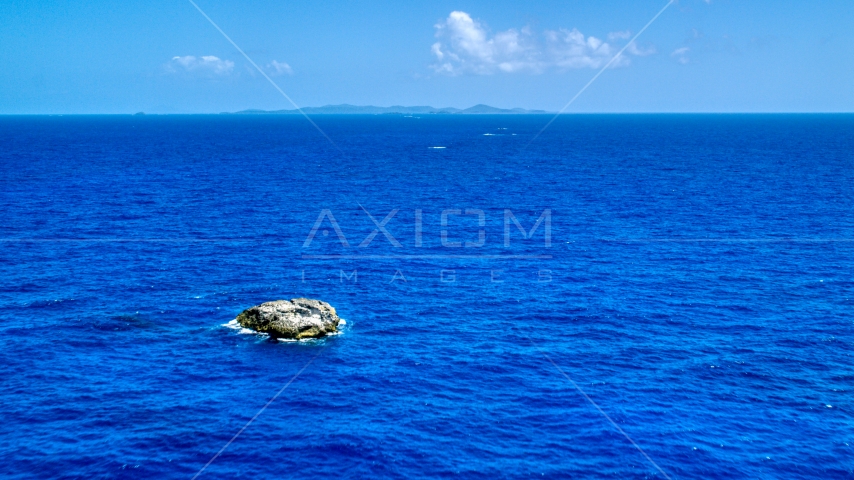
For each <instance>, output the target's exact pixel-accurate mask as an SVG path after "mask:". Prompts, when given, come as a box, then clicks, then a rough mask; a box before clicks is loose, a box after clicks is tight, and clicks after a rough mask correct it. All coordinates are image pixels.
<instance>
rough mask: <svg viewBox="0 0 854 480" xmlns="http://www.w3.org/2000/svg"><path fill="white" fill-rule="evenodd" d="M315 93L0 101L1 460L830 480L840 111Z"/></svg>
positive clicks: (843, 305) (840, 362)
mask: <svg viewBox="0 0 854 480" xmlns="http://www.w3.org/2000/svg"><path fill="white" fill-rule="evenodd" d="M315 120H316V121H317V123H318V124H319V125H320V127H321V128H322V129H324V130H325V131H326V132H327V133H328V134H329V136H330V137H331V138H332V139H333V140H334V141H335V142H336V144H337V145H338V147H340V149H341V150H342V151H343V155H342V153H341V152H339V151H338V150H337V149H336V148H335V147H333V146H332V145H330V144H329V143H328V142H327V141H326V140H325V139H324V138H323V137H322V136H320V134H319V133H318V132H317V131H315V130H314V129H313V128H312V127H311V125H309V124H308V123H307V122H305V120H304V119H302V118H297V117H290V116H225V115H223V116H187V117H182V116H168V117H152V116H145V117H0V145H2V148H0V184H2V188H1V189H0V230H2V231H0V240H2V241H1V242H0V319H2V322H0V339H2V350H0V387H2V388H0V396H1V397H0V400H2V405H3V415H2V418H3V421H2V422H0V475H2V476H3V477H5V478H22V479H23V478H157V479H172V478H176V479H180V478H186V479H189V478H192V477H193V475H195V474H196V473H197V472H198V471H199V470H200V469H201V468H202V467H203V466H204V465H205V464H206V463H207V462H208V461H209V460H210V459H211V458H212V457H213V456H214V455H215V454H216V453H217V452H218V451H220V449H221V448H222V447H223V446H224V445H226V443H227V442H229V440H230V439H232V437H233V436H234V435H235V433H237V432H238V431H239V430H240V429H241V428H242V427H243V426H244V425H246V423H247V421H249V420H250V419H251V418H252V417H253V416H254V415H256V414H257V413H258V412H259V410H261V408H262V407H264V405H265V404H267V402H268V401H269V400H270V399H271V398H273V397H274V396H275V395H276V394H277V393H278V392H280V391H281V389H282V388H283V387H284V386H285V385H286V384H287V383H288V382H289V381H290V380H292V379H293V377H294V375H295V374H296V373H297V372H299V371H300V370H301V369H303V368H304V367H305V370H304V371H303V372H302V374H301V375H300V376H299V377H297V378H296V379H293V382H292V383H291V384H290V385H289V386H288V387H287V388H286V389H285V390H284V391H281V395H280V396H278V397H277V398H276V399H275V401H273V402H272V403H271V404H270V405H269V407H267V409H266V410H265V411H264V412H263V413H262V414H261V415H259V416H258V417H257V418H256V419H255V421H254V422H253V423H252V424H251V425H250V426H249V427H248V428H246V429H245V430H244V431H243V432H242V433H241V435H240V436H239V437H238V438H236V439H235V440H234V441H233V442H232V443H231V444H230V445H229V446H228V448H227V449H225V450H224V451H223V453H222V454H221V455H220V456H219V457H218V458H216V460H215V461H214V462H212V463H211V464H210V466H208V467H207V469H206V470H205V471H204V472H202V474H201V475H200V476H199V478H310V477H316V478H320V477H325V478H440V477H441V478H444V477H460V478H483V479H492V478H567V477H574V478H600V477H609V478H665V477H664V474H662V471H663V472H666V474H667V475H668V476H669V477H671V478H674V479H676V478H852V477H854V450H852V448H854V421H853V420H854V417H852V412H854V402H852V400H854V397H852V389H854V358H853V357H852V350H854V349H852V340H854V335H852V328H854V324H852V321H854V316H853V315H852V306H854V303H853V302H852V297H854V282H853V281H852V272H854V215H852V214H854V212H852V206H854V188H852V186H853V185H854V153H852V152H854V133H852V132H854V116H833V115H826V116H822V115H815V116H785V115H779V116H762V115H751V116H726V115H709V116H690V115H674V116H657V115H637V116H631V115H625V116H623V115H611V116H588V115H581V116H566V117H564V118H561V119H559V120H558V121H557V122H555V123H554V124H553V125H552V126H551V127H550V128H549V130H547V131H546V132H545V133H544V134H543V135H542V136H541V137H540V138H538V139H537V140H536V141H535V142H533V143H532V144H531V145H530V146H528V147H527V148H524V147H525V144H527V143H528V141H529V140H530V139H531V138H532V137H533V134H535V133H536V132H537V131H539V129H540V128H541V127H542V126H543V125H544V124H545V123H546V122H547V121H548V117H541V116H442V115H436V116H428V115H425V116H422V117H420V118H417V117H412V118H407V117H402V116H392V115H384V116H366V117H362V116H351V117H336V116H318V117H316V119H315ZM487 134H489V135H487ZM431 147H445V148H431ZM325 210H328V212H324V211H325ZM394 210H397V212H396V213H395V214H394V215H393V216H392V217H391V218H388V221H387V222H385V223H383V222H384V221H385V219H386V218H387V216H388V215H390V212H392V211H394ZM457 210H459V211H457ZM467 210H469V211H468V212H467ZM547 210H548V212H546V211H547ZM443 212H444V215H443ZM508 212H509V213H508ZM467 213H468V214H467ZM549 213H550V217H549ZM369 215H370V216H369ZM371 217H373V220H372V219H371ZM332 218H334V224H333V221H332ZM538 218H542V220H543V221H542V222H541V223H540V226H539V227H538V229H537V230H535V231H534V232H533V233H532V234H531V235H530V238H528V239H525V238H524V236H523V234H522V233H521V232H520V229H519V228H517V226H516V224H515V222H514V219H515V220H516V221H518V223H519V225H520V226H521V227H522V228H523V229H524V230H525V231H526V233H529V232H530V231H531V228H532V227H533V226H534V224H535V222H536V221H537V219H538ZM547 218H549V219H550V221H549V222H547V221H546V219H547ZM419 219H420V220H419ZM318 220H320V224H319V225H318V226H317V228H316V229H314V235H313V236H311V238H309V237H310V234H311V232H312V230H313V227H314V226H315V224H316V222H317V221H318ZM374 222H376V223H374ZM481 222H482V226H481ZM377 224H380V225H382V226H383V228H384V229H385V230H386V231H387V233H388V236H387V235H386V232H383V231H382V229H379V228H378V227H377ZM547 224H548V226H549V227H550V229H549V230H548V232H547V230H546V227H547ZM336 226H337V227H338V228H339V230H340V231H339V230H336V229H335V227H336ZM374 230H376V234H375V235H373V238H371V239H369V237H370V236H371V234H372V232H374ZM418 231H420V232H421V233H420V241H419V234H418V233H417V232H418ZM443 232H444V233H443ZM481 232H482V233H481ZM547 233H548V234H549V235H550V242H547V240H546V237H547ZM392 239H393V240H394V242H392ZM466 242H468V244H467V243H466ZM345 243H346V246H345ZM419 243H420V245H419ZM547 243H550V245H548V246H547V245H546V244H547ZM395 244H397V245H399V246H395ZM481 244H482V245H481ZM455 245H459V246H455ZM467 245H468V246H467ZM478 245H481V246H478ZM296 296H308V297H314V298H319V299H323V300H325V301H328V302H330V303H331V304H332V305H333V306H335V307H336V308H337V309H338V312H339V313H340V315H341V316H342V317H343V318H345V319H346V320H347V325H346V326H345V327H344V333H343V334H342V335H339V336H336V337H332V338H329V339H326V340H321V341H313V342H291V343H276V342H272V341H270V340H268V339H266V338H264V337H258V336H255V335H247V334H240V333H239V332H238V331H236V330H234V329H230V328H227V327H224V326H223V324H226V323H228V322H229V321H231V320H232V319H233V318H234V317H235V316H236V315H237V314H238V313H239V312H240V311H241V310H243V309H244V308H247V307H249V306H251V305H254V304H257V303H260V302H263V301H267V300H274V299H280V298H293V297H296ZM312 358H314V360H313V362H312V363H311V364H310V365H308V366H307V367H306V364H307V363H308V362H309V361H310V360H311V359H312ZM559 369H560V370H559ZM561 370H562V371H563V373H564V374H565V376H564V375H563V374H562V373H561ZM573 381H574V382H575V384H577V386H578V387H579V388H580V389H582V390H583V391H584V392H585V393H586V394H587V395H588V396H589V398H590V400H591V401H592V402H595V403H596V404H597V405H598V406H599V407H600V408H601V410H602V412H604V413H605V414H607V415H608V416H609V417H610V418H611V419H612V420H613V422H614V423H615V424H616V425H618V426H619V427H620V428H621V429H622V430H623V431H624V432H625V433H626V434H627V435H628V436H630V437H631V438H632V439H633V440H634V441H635V442H636V443H637V445H638V446H640V447H641V448H642V449H643V450H644V451H645V452H646V454H647V455H648V456H649V459H647V458H646V457H645V456H644V455H643V454H642V453H641V452H640V451H639V450H638V449H637V448H635V446H633V445H632V443H631V442H630V441H629V440H627V438H626V437H625V436H624V435H623V434H622V433H620V431H618V430H617V429H616V428H615V427H614V425H612V424H611V423H610V422H609V420H608V419H607V418H606V417H605V416H604V415H603V413H602V412H600V411H599V410H597V408H596V407H594V406H593V405H592V404H591V402H590V401H588V400H587V399H586V398H585V397H584V396H583V395H582V394H581V393H580V391H579V390H578V389H576V388H575V387H574V386H573V383H572V382H573ZM653 462H654V463H653ZM656 465H657V466H656ZM659 468H660V470H659Z"/></svg>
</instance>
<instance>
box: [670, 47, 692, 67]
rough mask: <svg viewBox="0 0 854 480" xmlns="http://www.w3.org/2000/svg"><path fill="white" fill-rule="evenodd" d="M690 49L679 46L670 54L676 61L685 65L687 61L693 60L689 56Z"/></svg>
mask: <svg viewBox="0 0 854 480" xmlns="http://www.w3.org/2000/svg"><path fill="white" fill-rule="evenodd" d="M690 51H691V49H690V48H688V47H682V48H677V49H676V50H673V53H671V54H670V56H671V57H673V58H675V59H676V61H677V62H679V63H681V64H682V65H685V64H686V63H688V62H690V61H691V60H690V59H689V58H688V52H690Z"/></svg>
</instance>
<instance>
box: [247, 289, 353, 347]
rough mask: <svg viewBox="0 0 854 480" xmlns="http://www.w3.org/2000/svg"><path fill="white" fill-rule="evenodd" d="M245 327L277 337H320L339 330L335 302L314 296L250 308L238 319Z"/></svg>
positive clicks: (277, 301) (339, 320) (267, 303)
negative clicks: (331, 303) (314, 298)
mask: <svg viewBox="0 0 854 480" xmlns="http://www.w3.org/2000/svg"><path fill="white" fill-rule="evenodd" d="M235 320H236V321H237V323H239V324H240V326H242V327H243V328H248V329H250V330H255V331H256V332H261V333H266V334H268V335H270V336H271V337H273V338H294V339H301V338H320V337H325V336H326V335H329V334H332V333H335V332H337V331H338V323H339V322H341V319H340V318H338V314H337V313H335V309H334V308H332V305H329V304H328V303H326V302H321V301H320V300H312V299H310V298H294V299H293V300H276V301H274V302H266V303H262V304H261V305H256V306H254V307H251V308H248V309H246V310H244V311H243V313H241V314H240V315H238V316H237V318H236V319H235Z"/></svg>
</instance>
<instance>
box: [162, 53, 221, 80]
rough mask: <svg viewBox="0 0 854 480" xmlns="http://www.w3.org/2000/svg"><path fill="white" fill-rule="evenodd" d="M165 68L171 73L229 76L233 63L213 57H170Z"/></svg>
mask: <svg viewBox="0 0 854 480" xmlns="http://www.w3.org/2000/svg"><path fill="white" fill-rule="evenodd" d="M166 68H167V70H168V71H171V72H179V71H184V72H196V73H202V74H206V75H217V76H224V75H230V74H231V72H232V71H233V70H234V62H232V61H231V60H222V59H220V58H219V57H215V56H213V55H203V56H201V57H195V56H193V55H186V56H183V57H172V60H171V61H170V62H169V63H168V64H167V65H166Z"/></svg>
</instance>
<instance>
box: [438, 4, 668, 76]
mask: <svg viewBox="0 0 854 480" xmlns="http://www.w3.org/2000/svg"><path fill="white" fill-rule="evenodd" d="M435 28H436V38H437V40H438V41H437V42H436V43H434V44H433V46H432V48H431V51H432V53H433V55H434V57H435V58H436V63H434V64H433V65H432V67H433V69H434V70H436V71H437V72H439V73H444V74H448V75H460V74H475V75H490V74H493V73H498V72H505V73H515V72H528V73H542V72H544V71H546V70H548V69H551V68H557V69H567V68H599V67H601V66H603V65H605V64H606V63H607V62H608V60H610V59H611V57H612V56H613V55H614V54H616V53H617V51H619V48H620V47H619V46H618V45H617V43H616V42H620V41H624V40H626V39H628V38H630V37H631V32H630V31H622V32H612V33H610V34H608V40H609V41H610V42H612V43H608V42H606V41H604V40H600V39H598V38H596V37H593V36H589V37H587V36H585V35H584V34H582V33H581V32H579V31H578V30H577V29H572V30H568V29H563V28H562V29H559V30H546V31H544V32H542V34H540V35H536V34H534V32H532V31H531V29H530V28H528V27H524V28H521V29H514V28H511V29H509V30H505V31H501V32H497V33H495V34H492V35H491V34H490V32H489V31H488V29H487V28H486V27H485V26H484V25H483V24H481V23H480V22H478V21H477V20H475V19H473V18H472V17H471V15H469V14H468V13H466V12H462V11H454V12H451V14H450V15H449V16H448V18H447V19H445V20H444V21H442V22H441V23H438V24H437V25H436V26H435ZM626 53H627V54H629V55H636V56H645V55H650V54H652V53H655V49H654V48H647V49H641V48H639V47H638V46H637V45H634V44H632V45H629V48H628V49H626ZM630 61H631V60H630V59H629V57H628V56H627V55H624V56H622V57H621V58H619V59H618V60H617V61H615V62H614V63H613V64H612V66H614V67H617V66H626V65H628V64H629V63H630Z"/></svg>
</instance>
